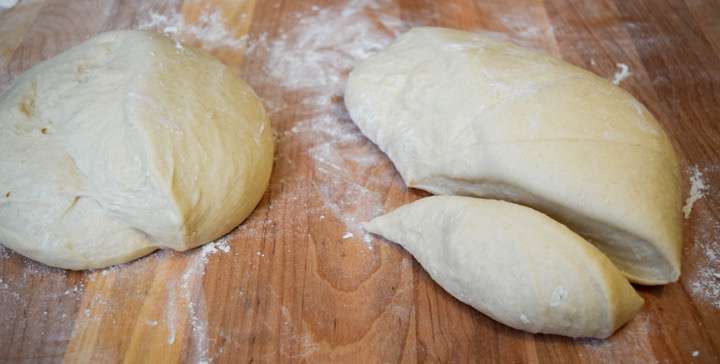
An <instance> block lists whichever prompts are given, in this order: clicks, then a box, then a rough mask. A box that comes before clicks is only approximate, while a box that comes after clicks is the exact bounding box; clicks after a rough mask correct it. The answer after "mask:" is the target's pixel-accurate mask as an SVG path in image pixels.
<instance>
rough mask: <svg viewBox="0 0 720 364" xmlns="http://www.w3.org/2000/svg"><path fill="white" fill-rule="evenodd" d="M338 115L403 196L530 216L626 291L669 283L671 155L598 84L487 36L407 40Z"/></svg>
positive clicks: (674, 177) (621, 100)
mask: <svg viewBox="0 0 720 364" xmlns="http://www.w3.org/2000/svg"><path fill="white" fill-rule="evenodd" d="M345 102H346V104H347V107H348V110H349V111H350V115H351V117H352V119H353V120H354V121H355V123H356V124H357V125H358V126H359V127H360V129H361V130H362V132H363V133H365V134H366V135H367V136H368V137H369V138H370V139H371V140H372V141H373V142H375V143H376V144H377V145H378V146H379V147H380V149H382V150H383V151H384V152H385V153H387V155H388V156H389V157H390V159H391V160H392V161H393V163H394V164H395V167H396V168H397V170H398V171H399V172H400V174H401V175H402V177H403V179H404V180H405V182H406V183H407V185H408V186H410V187H415V188H420V189H423V190H427V191H430V192H432V193H435V194H455V195H458V194H459V195H471V196H484V197H491V198H497V199H503V200H509V201H513V202H518V203H522V204H524V205H529V206H532V207H534V208H536V209H538V210H541V211H543V212H545V213H547V214H549V215H550V216H552V217H553V218H556V219H558V220H560V221H562V222H563V223H565V224H567V225H568V226H569V227H571V228H572V229H573V230H575V231H576V232H578V233H580V234H581V235H583V236H585V237H586V238H588V239H589V240H590V241H591V242H592V243H594V244H595V245H596V246H597V247H598V248H600V250H602V251H603V252H604V253H605V254H607V255H608V256H609V257H610V258H611V259H612V260H613V262H614V263H615V264H616V265H617V266H618V267H619V268H620V270H622V271H623V272H624V273H625V274H626V275H627V276H628V277H629V278H630V279H631V280H632V281H634V282H638V283H644V284H662V283H667V282H671V281H675V280H677V278H678V276H679V274H680V258H681V236H680V233H681V230H680V204H681V201H680V196H681V192H680V188H679V169H678V164H677V160H676V156H675V152H674V151H673V147H672V145H671V143H670V141H669V139H668V137H667V136H666V135H665V133H664V132H663V130H662V128H661V127H660V126H659V124H658V123H657V121H656V120H655V119H654V118H653V116H652V115H651V114H650V113H649V112H648V111H647V110H646V109H645V107H644V106H643V105H642V104H640V103H639V102H638V101H637V100H635V99H634V98H633V97H632V96H631V95H630V94H628V93H627V92H625V91H623V90H622V89H620V88H618V87H616V86H614V85H612V84H611V83H610V82H609V81H607V80H605V79H602V78H600V77H597V76H595V75H594V74H592V73H590V72H588V71H585V70H582V69H580V68H578V67H575V66H572V65H570V64H568V63H565V62H563V61H560V60H557V59H554V58H552V57H549V56H545V55H542V54H540V53H537V52H534V51H531V50H528V49H524V48H521V47H519V46H516V45H513V44H510V43H506V42H502V41H499V40H496V39H495V38H493V37H491V36H489V35H483V34H472V33H466V32H461V31H455V30H450V29H442V28H416V29H413V30H411V31H409V32H408V33H406V34H404V35H402V36H400V37H399V38H398V39H397V40H395V41H394V42H393V43H392V44H391V45H390V46H389V47H388V48H387V49H385V50H383V51H381V52H380V53H378V54H376V55H375V56H373V57H371V58H370V59H368V60H367V61H365V62H363V63H362V64H360V65H358V66H357V67H356V68H355V69H354V70H353V71H352V73H351V74H350V77H349V80H348V84H347V89H346V93H345Z"/></svg>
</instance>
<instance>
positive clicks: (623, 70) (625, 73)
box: [612, 63, 632, 85]
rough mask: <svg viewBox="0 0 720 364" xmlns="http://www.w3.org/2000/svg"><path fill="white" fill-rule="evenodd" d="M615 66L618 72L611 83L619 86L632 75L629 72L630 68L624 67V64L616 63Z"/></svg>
mask: <svg viewBox="0 0 720 364" xmlns="http://www.w3.org/2000/svg"><path fill="white" fill-rule="evenodd" d="M617 66H618V70H617V72H615V75H614V76H613V80H612V83H613V84H614V85H619V84H620V82H622V81H623V80H624V79H626V78H628V77H630V76H631V75H632V72H630V67H628V65H626V64H625V63H618V64H617Z"/></svg>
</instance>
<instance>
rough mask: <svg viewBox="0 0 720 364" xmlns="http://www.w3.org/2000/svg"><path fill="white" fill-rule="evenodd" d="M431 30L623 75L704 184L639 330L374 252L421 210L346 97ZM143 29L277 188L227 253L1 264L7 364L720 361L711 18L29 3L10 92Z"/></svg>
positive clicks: (677, 7) (719, 32)
mask: <svg viewBox="0 0 720 364" xmlns="http://www.w3.org/2000/svg"><path fill="white" fill-rule="evenodd" d="M416 25H440V26H447V27H453V28H460V29H468V30H489V31H495V32H500V33H505V34H507V35H508V36H510V37H511V38H513V39H515V40H516V41H518V42H521V43H523V44H525V45H528V46H532V47H536V48H539V49H544V50H546V51H548V52H550V53H553V54H555V55H557V56H560V57H562V58H564V59H566V60H567V61H569V62H572V63H574V64H577V65H580V66H582V67H584V68H587V69H590V70H592V71H593V72H595V73H597V74H599V75H601V76H603V77H607V78H612V77H613V75H614V73H615V72H616V71H617V64H618V63H623V64H626V65H627V66H628V67H629V68H630V71H631V72H632V75H631V76H630V77H629V78H627V79H625V80H624V81H622V83H621V86H622V87H623V88H625V89H627V90H628V91H629V92H631V93H632V94H633V95H635V96H636V97H637V98H638V99H640V100H641V101H642V102H643V103H644V104H645V105H647V106H648V108H649V109H650V110H651V111H652V112H653V114H655V115H656V117H657V118H658V120H659V121H660V122H661V123H662V124H663V126H664V127H665V128H666V130H667V131H668V133H669V134H670V136H671V137H672V139H673V142H674V144H675V146H676V147H677V149H678V151H679V154H680V156H681V160H682V171H683V175H684V176H685V177H686V178H685V183H686V185H685V186H684V190H685V191H688V190H689V189H690V183H689V182H688V181H690V177H692V176H693V175H694V177H695V181H696V182H698V181H703V182H704V183H705V185H706V186H707V188H706V190H705V195H704V197H703V198H701V199H700V200H698V201H697V203H696V204H695V207H694V209H693V210H692V213H691V214H690V216H689V218H688V219H687V220H685V221H684V239H685V246H684V261H683V264H684V267H683V268H684V271H683V275H682V278H681V281H680V282H678V283H675V284H670V285H666V286H663V287H655V288H646V287H638V289H639V291H640V293H641V294H642V296H643V297H644V298H645V300H646V304H645V307H644V309H643V311H642V312H641V313H640V314H639V315H638V316H637V317H636V318H635V319H634V320H633V321H631V322H630V323H629V325H627V326H626V327H625V328H623V329H622V330H621V331H619V332H618V333H617V334H616V335H615V336H613V337H612V338H611V339H609V340H606V341H601V340H587V339H586V340H572V339H567V338H563V337H558V336H551V335H530V334H526V333H523V332H519V331H516V330H513V329H509V328H507V327H505V326H503V325H500V324H498V323H495V322H494V321H492V320H490V319H489V318H487V317H485V316H483V315H482V314H480V313H478V312H476V311H474V310H472V309H471V308H469V307H468V306H466V305H463V304H462V303H460V302H458V301H457V300H455V299H453V298H452V297H451V296H449V295H448V294H447V293H445V292H444V291H443V290H442V289H441V288H440V287H439V286H437V285H436V284H434V283H433V282H432V280H431V279H430V278H429V276H428V275H427V274H426V273H425V272H424V271H423V270H422V268H421V267H420V266H419V265H418V264H417V263H416V262H414V261H413V260H412V257H411V256H410V255H409V254H408V253H406V252H405V251H403V250H402V249H401V248H399V247H398V246H396V245H393V244H391V243H388V242H385V241H382V240H379V239H375V238H371V237H368V236H366V235H364V234H363V232H362V230H361V229H360V227H359V224H360V223H361V222H362V221H365V220H367V219H368V218H370V217H372V216H375V215H377V214H379V213H381V212H382V211H385V210H390V209H393V208H395V207H397V206H400V205H402V204H405V203H407V202H409V201H412V200H414V199H416V198H418V197H420V196H422V195H423V194H422V193H421V192H419V191H413V190H408V189H406V188H405V186H404V184H403V182H402V180H401V179H400V177H399V176H398V174H397V173H396V172H395V171H394V169H393V167H392V165H391V164H390V163H389V161H388V160H387V158H385V157H384V156H383V155H382V153H381V152H379V150H377V148H376V147H375V146H373V145H372V144H371V143H369V142H368V141H367V140H366V139H365V138H364V137H362V135H360V133H359V132H358V130H357V129H356V128H355V127H354V126H353V124H352V122H351V121H350V120H349V118H348V116H347V113H346V111H345V109H344V107H343V103H342V86H343V82H344V78H345V76H346V75H347V72H348V70H349V69H350V68H351V66H352V64H353V63H354V62H355V60H356V59H361V58H364V57H366V56H367V55H368V54H370V53H372V52H375V51H377V49H379V48H381V47H382V46H384V45H386V44H387V43H388V42H389V41H390V40H391V39H392V38H393V37H394V36H395V35H396V34H397V33H398V32H401V31H403V30H406V29H408V28H409V27H411V26H416ZM129 28H133V29H138V28H140V29H149V30H155V31H160V32H165V33H167V34H169V35H171V36H174V37H177V38H179V39H182V40H184V41H186V42H187V43H188V44H192V45H193V46H196V47H202V48H205V49H207V50H208V51H210V52H211V53H213V54H215V55H216V56H218V57H219V58H220V59H221V60H222V61H223V62H225V63H226V64H228V65H229V66H230V67H232V68H233V69H234V70H236V71H237V72H239V73H240V74H241V75H242V76H243V77H244V78H246V79H247V80H248V81H249V82H250V83H251V84H252V86H253V87H254V88H255V89H256V91H257V92H258V94H259V95H260V96H261V97H262V98H263V99H264V101H265V104H266V106H267V108H268V110H269V113H270V116H271V118H272V121H273V125H274V128H275V131H276V134H277V141H278V147H277V159H276V164H275V168H274V172H273V177H272V182H271V186H270V188H269V190H268V192H267V193H266V195H265V197H264V199H263V200H262V202H261V203H260V205H259V206H258V208H257V210H256V211H255V212H254V214H253V215H252V216H251V217H250V219H249V220H248V221H247V222H246V223H245V224H243V225H242V226H240V227H239V228H238V229H237V230H236V231H234V232H232V233H231V234H230V235H229V236H228V237H227V238H226V239H224V240H221V241H219V242H217V243H214V244H212V245H209V246H206V247H204V248H199V249H196V250H194V251H190V252H186V253H173V252H157V253H155V254H153V255H150V256H148V257H146V258H143V259H140V260H138V261H136V262H133V263H129V264H126V265H123V266H120V267H114V268H110V269H106V270H100V271H91V272H67V271H62V270H59V269H51V268H46V267H43V266H42V265H40V264H37V263H34V262H30V261H28V260H26V259H24V258H22V257H19V256H17V255H15V254H14V253H12V252H10V251H9V250H7V249H5V250H0V362H8V363H10V362H12V363H15V362H33V363H34V362H60V361H67V362H98V363H111V362H121V361H123V362H151V363H156V362H202V361H208V362H218V363H220V362H233V363H236V362H362V363H372V362H417V361H422V362H501V363H508V362H513V363H515V362H543V363H558V362H597V363H605V362H611V363H614V362H618V363H620V362H622V363H652V362H662V363H666V362H697V363H717V362H720V260H719V259H720V222H719V221H720V220H719V218H720V194H718V191H719V190H720V187H718V186H720V121H719V120H718V118H719V117H720V3H718V2H717V1H714V0H706V1H703V0H684V1H683V0H633V1H627V0H587V1H579V0H488V1H479V0H478V1H470V0H448V1H430V0H426V1H411V0H395V1H391V0H375V1H369V0H354V1H325V0H316V1H290V0H286V1H279V0H260V1H252V0H247V1H230V0H227V1H226V0H208V1H189V0H188V1H179V0H178V1H168V2H160V1H158V2H143V1H140V0H105V1H103V0H76V1H66V0H23V1H21V2H20V4H19V5H18V6H16V7H14V8H12V9H9V10H0V90H5V89H7V87H9V86H10V84H11V82H12V80H13V78H14V77H15V76H17V75H18V74H20V73H21V72H23V71H25V70H27V69H28V68H30V67H31V66H32V65H34V64H36V63H37V62H39V61H41V60H43V59H47V58H49V57H51V56H53V55H55V54H57V53H58V52H61V51H62V50H64V49H66V48H68V47H70V46H72V45H75V44H78V43H79V42H81V41H83V40H84V39H87V38H88V37H90V36H92V35H94V34H97V33H99V32H102V31H107V30H112V29H129ZM0 173H2V171H0ZM648 183H652V181H648ZM696 185H697V183H696ZM686 193H687V192H686Z"/></svg>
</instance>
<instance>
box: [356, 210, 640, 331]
mask: <svg viewBox="0 0 720 364" xmlns="http://www.w3.org/2000/svg"><path fill="white" fill-rule="evenodd" d="M365 227H366V229H367V230H368V231H370V232H373V233H376V234H379V235H382V236H383V237H385V238H387V239H389V240H392V241H394V242H397V243H398V244H400V245H402V246H403V248H405V249H406V250H408V251H409V252H410V253H412V255H413V256H415V258H416V259H417V260H418V262H420V264H422V266H423V267H424V268H425V270H426V271H427V272H428V273H430V276H431V277H432V278H433V280H435V281H436V282H437V283H438V284H439V285H440V286H441V287H443V288H444V289H445V290H446V291H448V292H449V293H450V294H452V295H453V296H455V297H456V298H457V299H459V300H460V301H463V302H465V303H467V304H469V305H471V306H472V307H474V308H475V309H477V310H478V311H480V312H482V313H484V314H486V315H488V316H490V317H492V318H493V319H495V320H497V321H499V322H501V323H503V324H506V325H508V326H511V327H514V328H516V329H520V330H524V331H529V332H532V333H538V332H542V333H550V334H558V335H564V336H572V337H596V338H606V337H608V336H610V335H611V334H612V333H613V332H614V331H615V330H617V329H618V328H619V327H620V326H622V325H623V324H625V322H627V321H628V320H630V319H631V318H632V317H633V316H634V315H635V313H636V312H637V311H638V310H639V309H640V308H641V307H642V304H643V300H642V298H641V297H640V296H639V295H638V294H637V293H636V292H635V290H634V289H633V288H632V286H630V283H629V282H628V281H627V279H626V278H625V277H624V276H623V274H622V273H621V272H620V271H619V270H618V269H617V268H615V266H614V265H613V264H612V262H610V260H609V259H608V258H607V257H606V256H605V255H603V254H602V253H601V252H600V251H599V250H598V249H597V248H596V247H594V246H593V245H592V244H590V243H588V242H587V241H585V240H584V239H583V238H581V237H580V236H579V235H577V234H575V233H573V232H572V231H570V230H569V229H568V228H567V227H565V226H563V225H562V224H560V223H558V222H556V221H554V220H553V219H551V218H549V217H547V216H545V215H543V214H542V213H540V212H537V211H535V210H533V209H531V208H528V207H524V206H520V205H516V204H513V203H509V202H504V201H496V200H485V199H479V198H473V197H460V196H432V197H427V198H424V199H421V200H419V201H416V202H413V203H411V204H409V205H405V206H402V207H400V208H398V209H397V210H395V211H393V212H391V213H389V214H387V215H383V216H381V217H378V218H375V219H374V220H372V221H371V222H369V223H367V224H366V226H365Z"/></svg>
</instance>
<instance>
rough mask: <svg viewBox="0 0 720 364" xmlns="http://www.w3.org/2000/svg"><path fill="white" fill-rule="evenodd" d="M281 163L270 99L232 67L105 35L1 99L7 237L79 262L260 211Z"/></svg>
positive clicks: (22, 80) (57, 260)
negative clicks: (276, 159)
mask: <svg viewBox="0 0 720 364" xmlns="http://www.w3.org/2000/svg"><path fill="white" fill-rule="evenodd" d="M272 160H273V139H272V129H271V127H270V122H269V120H268V118H267V116H266V114H265V111H264V109H263V106H262V104H261V102H260V100H259V99H258V97H257V96H256V95H255V93H254V92H253V91H252V89H251V88H250V87H249V86H248V85H247V84H246V83H245V82H243V81H242V80H240V79H239V78H238V77H236V76H235V75H234V74H233V72H232V71H231V70H229V69H228V68H227V67H226V66H224V65H223V64H222V63H220V62H219V61H217V60H215V59H214V58H212V57H210V56H208V55H206V54H204V53H202V52H199V51H194V50H191V49H189V48H184V47H181V46H179V44H176V43H175V42H173V41H172V40H171V39H169V38H166V37H164V36H161V35H157V34H151V33H146V32H139V31H118V32H109V33H104V34H101V35H99V36H97V37H95V38H92V39H90V40H88V41H86V42H84V43H82V44H80V45H78V46H76V47H74V48H71V49H69V50H67V51H65V52H63V53H62V54H60V55H58V56H56V57H54V58H51V59H49V60H47V61H45V62H42V63H40V64H38V65H36V66H35V67H33V68H32V69H30V70H29V71H28V72H26V73H24V74H23V75H21V76H20V77H18V79H17V80H16V82H15V84H14V85H13V86H12V87H11V88H10V89H9V90H8V91H7V92H6V93H5V94H4V95H2V96H1V97H0V170H2V173H0V243H2V244H3V245H5V246H7V247H9V248H10V249H13V250H15V251H16V252H18V253H20V254H22V255H25V256H27V257H29V258H32V259H34V260H37V261H40V262H43V263H45V264H47V265H51V266H56V267H62V268H68V269H87V268H101V267H106V266H109V265H112V264H119V263H123V262H127V261H129V260H132V259H135V258H137V257H140V256H143V255H145V254H148V253H150V252H152V251H153V250H155V249H158V248H171V249H175V250H180V251H182V250H187V249H190V248H193V247H196V246H198V245H200V244H203V243H206V242H208V241H211V240H214V239H216V238H218V237H220V236H222V235H223V234H225V233H227V232H228V231H230V230H231V229H233V228H234V227H235V226H237V225H238V224H240V223H241V222H242V221H243V220H244V219H245V218H246V217H247V216H248V215H249V214H250V213H251V212H252V211H253V209H254V208H255V206H256V205H257V203H258V202H259V201H260V199H261V198H262V195H263V193H264V191H265V189H266V188H267V185H268V182H269V179H270V172H271V170H272Z"/></svg>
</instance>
